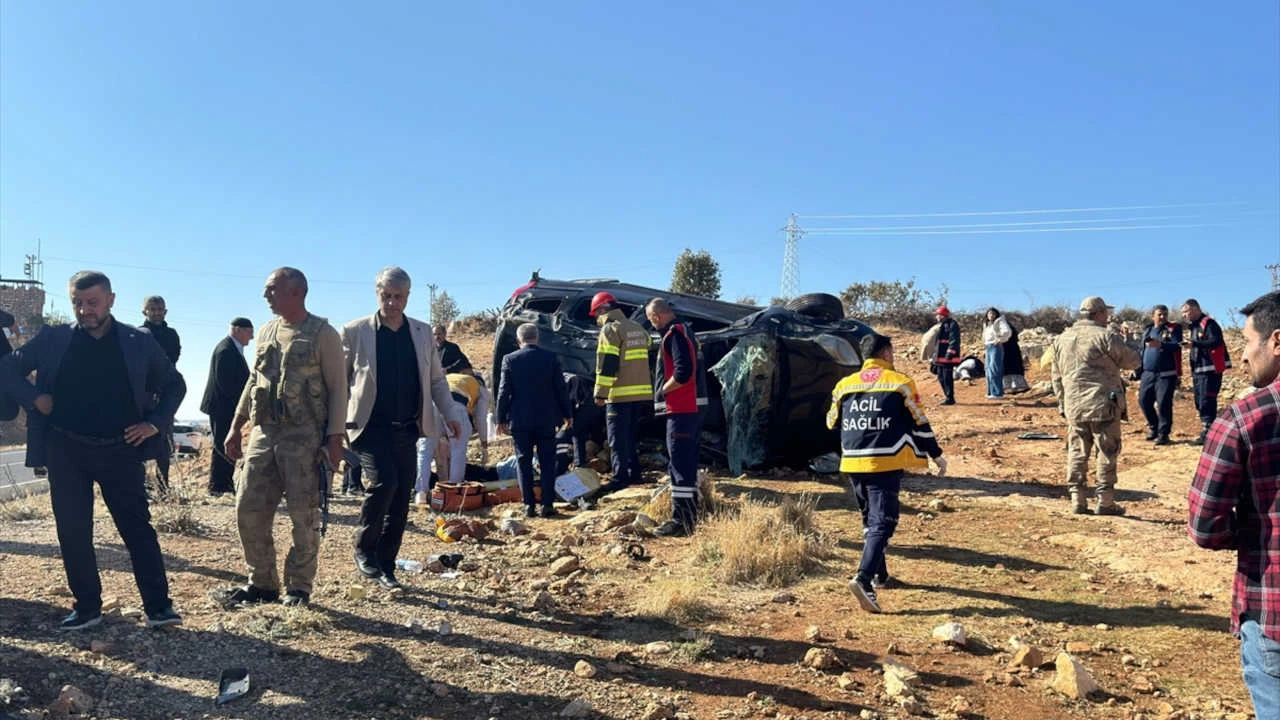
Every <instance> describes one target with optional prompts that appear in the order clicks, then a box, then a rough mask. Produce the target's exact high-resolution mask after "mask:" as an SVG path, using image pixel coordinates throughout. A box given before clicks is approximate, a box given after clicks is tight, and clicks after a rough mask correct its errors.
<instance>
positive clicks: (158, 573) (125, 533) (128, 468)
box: [48, 428, 170, 613]
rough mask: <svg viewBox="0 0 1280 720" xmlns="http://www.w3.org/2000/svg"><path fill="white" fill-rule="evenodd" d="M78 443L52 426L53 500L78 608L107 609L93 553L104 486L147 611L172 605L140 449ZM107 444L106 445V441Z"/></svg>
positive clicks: (119, 444) (84, 610) (121, 444)
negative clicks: (96, 498) (97, 496)
mask: <svg viewBox="0 0 1280 720" xmlns="http://www.w3.org/2000/svg"><path fill="white" fill-rule="evenodd" d="M98 442H99V441H95V442H94V443H89V442H83V441H81V440H76V439H73V438H70V437H68V436H67V435H65V434H63V433H62V432H61V431H59V430H57V429H54V428H50V430H49V445H48V453H49V456H48V468H49V499H50V500H51V501H52V503H53V519H54V523H55V524H56V526H57V528H58V546H59V547H60V548H61V549H62V565H63V567H64V568H65V569H66V571H67V587H69V588H70V589H71V594H72V595H74V596H75V599H76V602H75V609H76V611H77V612H80V613H94V612H97V611H98V610H100V609H101V608H102V581H101V580H100V579H99V577H98V558H97V556H96V555H95V554H94V550H93V483H94V481H95V480H96V481H97V483H98V486H99V487H100V488H102V500H103V502H104V503H106V506H107V511H108V512H110V513H111V519H112V520H114V521H115V525H116V530H117V531H119V533H120V539H122V540H124V546H125V548H126V549H127V550H128V551H129V561H130V563H131V564H132V565H133V579H134V582H136V583H137V584H138V591H139V593H140V594H141V595H142V607H143V609H144V610H145V611H146V612H148V613H154V612H159V611H161V610H164V609H165V608H167V607H169V604H170V603H169V580H168V578H166V577H165V574H164V559H163V557H162V556H161V555H160V542H159V540H157V539H156V531H155V529H154V528H152V527H151V511H150V510H149V509H148V507H147V490H146V472H145V470H144V468H143V465H142V460H141V457H142V453H141V451H140V450H139V449H138V448H136V447H133V446H132V445H129V444H127V443H125V442H124V439H123V438H121V439H120V440H119V441H118V442H115V443H112V444H98ZM101 442H103V443H105V442H106V441H101Z"/></svg>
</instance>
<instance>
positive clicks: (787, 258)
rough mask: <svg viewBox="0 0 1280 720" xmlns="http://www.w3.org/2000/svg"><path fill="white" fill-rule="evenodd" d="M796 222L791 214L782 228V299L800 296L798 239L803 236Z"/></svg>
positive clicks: (794, 216) (795, 218)
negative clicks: (783, 239) (784, 237)
mask: <svg viewBox="0 0 1280 720" xmlns="http://www.w3.org/2000/svg"><path fill="white" fill-rule="evenodd" d="M796 220H797V216H796V214H795V213H791V217H790V218H788V219H787V225H786V227H784V228H782V232H784V233H786V238H787V239H786V245H785V248H784V249H783V251H782V287H781V293H782V297H784V298H793V297H795V296H796V295H799V294H800V238H801V237H802V236H803V235H804V230H802V229H800V225H799V224H797V222H796Z"/></svg>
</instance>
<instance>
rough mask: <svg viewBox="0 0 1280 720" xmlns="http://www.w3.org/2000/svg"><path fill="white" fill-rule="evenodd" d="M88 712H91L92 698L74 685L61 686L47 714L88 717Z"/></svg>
mask: <svg viewBox="0 0 1280 720" xmlns="http://www.w3.org/2000/svg"><path fill="white" fill-rule="evenodd" d="M90 712H93V698H91V697H89V693H87V692H85V691H83V690H81V689H80V688H78V687H76V686H75V685H63V686H62V690H60V691H59V692H58V698H57V699H56V700H54V701H53V702H52V703H51V704H50V705H49V714H50V715H54V716H63V715H88V714H89V713H90Z"/></svg>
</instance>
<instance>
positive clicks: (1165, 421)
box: [1138, 370, 1178, 436]
mask: <svg viewBox="0 0 1280 720" xmlns="http://www.w3.org/2000/svg"><path fill="white" fill-rule="evenodd" d="M1177 385H1178V378H1177V376H1176V375H1168V376H1165V377H1161V376H1159V375H1158V374H1157V373H1154V372H1148V371H1145V370H1144V371H1143V373H1142V381H1141V382H1140V383H1139V385H1138V405H1139V406H1140V407H1141V408H1142V415H1143V417H1145V418H1146V419H1147V427H1149V428H1151V430H1152V431H1153V432H1155V433H1157V434H1159V435H1163V436H1168V434H1169V432H1170V431H1171V430H1173V389H1174V388H1175V387H1177Z"/></svg>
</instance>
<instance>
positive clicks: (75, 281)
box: [67, 270, 111, 292]
mask: <svg viewBox="0 0 1280 720" xmlns="http://www.w3.org/2000/svg"><path fill="white" fill-rule="evenodd" d="M98 285H101V286H102V289H103V290H105V291H107V292H111V280H110V279H109V278H108V277H107V276H106V275H103V274H102V273H100V272H98V271H97V270H81V271H80V272H78V273H76V274H75V275H72V276H71V279H70V280H68V281H67V287H68V288H69V289H71V290H88V289H89V288H91V287H96V286H98Z"/></svg>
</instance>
